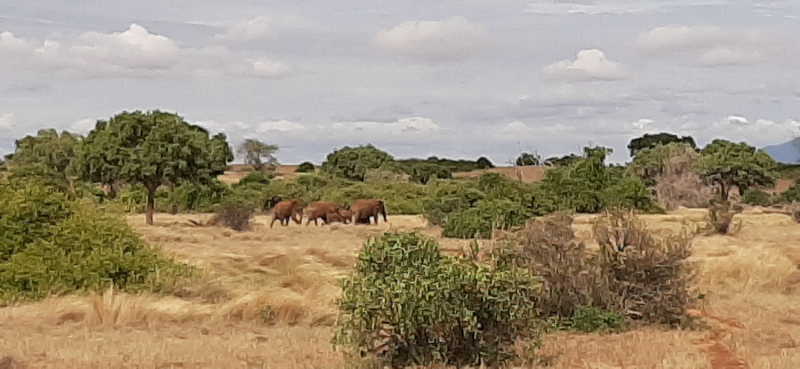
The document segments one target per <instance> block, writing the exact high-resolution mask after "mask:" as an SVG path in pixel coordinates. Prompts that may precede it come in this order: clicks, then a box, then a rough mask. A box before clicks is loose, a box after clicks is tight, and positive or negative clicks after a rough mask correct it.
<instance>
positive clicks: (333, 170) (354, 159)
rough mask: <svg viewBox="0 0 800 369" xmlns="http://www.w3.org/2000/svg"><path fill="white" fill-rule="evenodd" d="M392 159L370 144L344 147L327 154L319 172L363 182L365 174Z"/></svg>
mask: <svg viewBox="0 0 800 369" xmlns="http://www.w3.org/2000/svg"><path fill="white" fill-rule="evenodd" d="M393 160H394V158H393V157H392V156H391V155H389V154H388V153H386V152H385V151H382V150H380V149H378V148H376V147H375V146H372V145H371V144H368V145H366V146H359V147H349V146H345V147H343V148H341V149H338V150H334V151H333V152H332V153H330V154H328V156H327V158H326V159H325V161H324V162H323V163H322V167H321V170H322V171H323V172H325V173H328V174H330V175H333V176H336V177H342V178H345V179H349V180H351V181H360V182H363V181H364V178H365V177H366V175H367V172H368V171H370V170H372V169H378V168H380V167H381V165H383V164H384V163H387V162H391V161H393Z"/></svg>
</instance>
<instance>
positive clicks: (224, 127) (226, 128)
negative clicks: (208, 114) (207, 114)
mask: <svg viewBox="0 0 800 369" xmlns="http://www.w3.org/2000/svg"><path fill="white" fill-rule="evenodd" d="M192 124H194V125H197V126H200V127H203V128H205V129H206V130H207V131H209V133H211V134H217V133H225V134H231V133H236V134H239V133H241V132H242V131H245V130H247V129H250V126H249V125H247V124H245V123H242V122H226V123H219V122H217V121H213V120H201V121H195V122H192Z"/></svg>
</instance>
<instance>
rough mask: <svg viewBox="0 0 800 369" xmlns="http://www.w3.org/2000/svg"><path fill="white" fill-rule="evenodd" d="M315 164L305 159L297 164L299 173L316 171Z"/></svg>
mask: <svg viewBox="0 0 800 369" xmlns="http://www.w3.org/2000/svg"><path fill="white" fill-rule="evenodd" d="M314 170H315V169H314V164H313V163H311V162H309V161H304V162H302V163H300V165H298V166H297V170H295V171H296V172H297V173H314Z"/></svg>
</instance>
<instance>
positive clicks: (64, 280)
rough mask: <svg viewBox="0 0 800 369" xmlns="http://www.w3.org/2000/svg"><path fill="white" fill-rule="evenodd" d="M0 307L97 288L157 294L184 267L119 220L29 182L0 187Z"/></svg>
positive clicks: (181, 273)
mask: <svg viewBox="0 0 800 369" xmlns="http://www.w3.org/2000/svg"><path fill="white" fill-rule="evenodd" d="M0 234H2V235H3V237H2V238H0V302H11V301H17V300H30V299H40V298H43V297H46V296H48V295H50V294H53V293H55V294H58V293H66V292H71V291H82V290H100V289H104V288H108V287H109V286H110V285H112V286H114V287H115V288H116V289H120V290H123V291H131V292H133V291H140V290H145V289H146V290H151V291H162V290H164V289H166V288H168V287H169V286H170V282H174V281H175V280H177V279H180V278H183V277H190V276H191V275H192V273H193V269H192V268H190V267H189V266H186V265H182V264H177V263H176V262H174V261H172V260H170V259H168V258H166V257H165V256H162V255H161V254H160V252H159V251H158V250H156V249H152V248H150V247H148V246H147V245H146V244H145V243H144V241H142V240H141V238H140V237H139V235H138V234H137V233H135V232H134V231H133V230H132V229H130V227H128V225H127V224H126V223H125V220H124V219H121V218H118V217H116V216H113V215H110V214H107V213H103V212H101V211H100V210H99V209H98V208H97V207H96V206H95V205H93V204H86V203H80V202H77V201H73V200H69V199H68V198H67V197H66V196H65V195H64V194H61V193H58V192H56V191H54V190H53V189H52V188H48V187H46V186H43V185H40V184H37V183H28V184H27V185H25V186H13V187H12V186H10V185H2V186H0Z"/></svg>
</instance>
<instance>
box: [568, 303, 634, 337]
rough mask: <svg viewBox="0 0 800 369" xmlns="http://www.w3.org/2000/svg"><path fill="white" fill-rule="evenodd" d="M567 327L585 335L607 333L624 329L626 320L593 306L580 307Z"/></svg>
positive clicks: (616, 314)
mask: <svg viewBox="0 0 800 369" xmlns="http://www.w3.org/2000/svg"><path fill="white" fill-rule="evenodd" d="M566 326H567V327H569V328H571V329H574V330H576V331H579V332H584V333H592V332H607V331H615V330H618V329H620V328H622V327H624V326H625V319H624V318H623V317H622V315H620V314H618V313H612V312H609V311H604V310H602V309H598V308H596V307H594V306H591V305H579V306H578V308H577V309H575V313H573V314H572V317H571V318H570V320H569V322H568V323H567V324H566Z"/></svg>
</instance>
